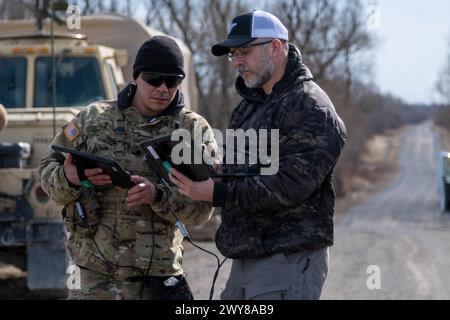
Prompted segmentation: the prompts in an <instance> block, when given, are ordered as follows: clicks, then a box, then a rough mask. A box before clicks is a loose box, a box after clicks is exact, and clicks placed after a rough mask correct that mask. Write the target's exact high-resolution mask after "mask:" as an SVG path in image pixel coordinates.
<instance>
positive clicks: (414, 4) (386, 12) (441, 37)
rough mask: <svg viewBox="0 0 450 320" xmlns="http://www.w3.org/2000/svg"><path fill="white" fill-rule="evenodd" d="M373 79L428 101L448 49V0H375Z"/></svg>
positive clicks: (406, 97)
mask: <svg viewBox="0 0 450 320" xmlns="http://www.w3.org/2000/svg"><path fill="white" fill-rule="evenodd" d="M369 1H370V0H369ZM373 2H375V3H378V10H379V11H378V12H379V26H378V27H379V28H378V29H375V30H376V32H377V33H378V35H379V38H380V43H379V46H378V49H377V51H376V53H377V54H376V57H377V61H376V65H375V68H374V71H375V82H376V83H377V84H378V85H379V87H380V88H381V90H382V91H383V92H390V93H392V94H394V95H396V96H398V97H400V98H402V99H403V100H405V101H407V102H411V103H430V102H432V101H433V97H434V96H435V92H434V86H435V83H436V81H437V79H438V75H439V72H440V70H441V69H442V68H443V66H444V65H445V60H446V57H447V53H448V52H449V50H450V0H429V1H426V0H378V1H372V3H373Z"/></svg>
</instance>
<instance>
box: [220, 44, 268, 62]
mask: <svg viewBox="0 0 450 320" xmlns="http://www.w3.org/2000/svg"><path fill="white" fill-rule="evenodd" d="M271 42H272V40H268V41H264V42H258V43H251V44H247V45H245V46H242V47H238V48H236V49H235V50H234V51H233V52H230V53H228V54H227V58H228V61H230V62H234V61H235V60H236V59H240V58H244V57H245V56H247V55H248V54H249V53H250V48H251V47H256V46H261V45H263V44H268V43H271Z"/></svg>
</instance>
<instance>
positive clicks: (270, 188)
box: [213, 45, 346, 258]
mask: <svg viewBox="0 0 450 320" xmlns="http://www.w3.org/2000/svg"><path fill="white" fill-rule="evenodd" d="M236 88H237V91H238V93H239V94H240V95H241V96H242V98H243V100H242V101H241V102H240V103H239V105H238V106H237V107H236V108H235V109H234V110H233V113H232V115H231V120H230V128H231V129H237V128H242V129H244V130H247V129H249V128H253V129H256V130H258V129H269V130H270V129H278V130H279V170H278V172H277V173H276V174H274V175H265V176H256V177H247V178H245V179H228V180H226V181H224V183H215V187H214V200H213V204H214V206H222V207H223V210H222V224H221V226H220V227H219V230H218V232H217V234H216V243H217V247H218V248H219V250H220V252H221V253H222V254H223V255H224V256H227V257H231V258H257V257H261V256H264V255H269V254H273V253H277V252H284V253H287V252H294V251H301V250H307V249H315V248H323V247H326V246H330V245H332V244H333V213H334V198H335V194H334V190H333V186H332V183H331V180H332V172H333V168H334V166H335V164H336V161H337V160H338V157H339V155H340V153H341V149H342V148H343V145H344V142H345V139H346V129H345V126H344V123H343V122H342V120H341V119H340V118H339V116H338V115H337V114H336V111H335V109H334V107H333V104H332V103H331V101H330V99H329V98H328V96H327V95H326V94H325V92H324V91H322V89H320V87H319V86H318V85H317V84H316V83H314V82H313V81H312V75H311V73H310V71H309V70H308V68H307V67H306V66H305V65H304V64H303V63H302V59H301V54H300V52H299V50H298V49H297V48H296V47H295V46H293V45H290V48H289V54H288V64H287V66H286V71H285V74H284V76H283V78H282V79H281V80H280V81H279V82H278V83H277V84H276V85H275V86H274V88H273V91H272V93H271V94H270V95H269V96H266V95H265V94H264V91H263V90H262V89H250V88H248V87H246V86H245V83H244V81H243V79H242V78H241V77H238V78H237V80H236ZM268 144H269V147H268V149H269V150H270V149H271V148H270V140H269V141H268ZM227 152H228V150H227ZM269 154H270V153H269ZM225 168H226V170H227V171H228V172H236V171H239V170H240V169H241V166H238V165H226V166H225Z"/></svg>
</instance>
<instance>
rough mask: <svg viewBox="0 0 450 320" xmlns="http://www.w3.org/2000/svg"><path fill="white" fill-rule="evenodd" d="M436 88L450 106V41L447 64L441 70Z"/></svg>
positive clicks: (444, 101)
mask: <svg viewBox="0 0 450 320" xmlns="http://www.w3.org/2000/svg"><path fill="white" fill-rule="evenodd" d="M436 90H437V93H438V95H439V97H440V98H441V100H442V102H443V103H445V104H447V105H449V106H450V42H449V52H448V54H447V61H446V65H445V67H444V68H443V69H442V71H441V74H440V76H439V79H438V82H437V84H436Z"/></svg>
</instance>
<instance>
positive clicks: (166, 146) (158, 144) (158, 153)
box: [139, 134, 217, 186]
mask: <svg viewBox="0 0 450 320" xmlns="http://www.w3.org/2000/svg"><path fill="white" fill-rule="evenodd" d="M178 143H183V142H178V141H172V140H171V135H170V134H168V135H164V136H161V137H158V138H155V139H151V140H147V141H144V142H142V143H140V144H139V145H140V147H141V148H142V149H143V150H144V152H145V154H146V157H147V160H148V162H149V164H150V166H151V168H152V169H153V170H154V171H155V172H156V173H157V175H158V176H159V177H160V178H161V180H163V181H164V182H165V183H167V184H169V185H171V186H174V184H173V183H172V182H170V180H169V175H168V172H169V170H170V167H174V168H175V169H177V170H178V171H180V172H181V173H182V174H184V175H185V176H187V177H188V178H189V179H191V180H193V181H204V180H207V179H208V178H209V177H216V176H217V175H216V173H215V171H214V168H213V167H212V166H211V165H209V164H206V163H200V164H194V161H193V160H194V151H197V152H201V151H202V150H198V149H197V150H196V148H199V147H198V146H196V145H194V142H193V141H192V140H191V145H190V146H186V148H185V150H188V151H189V152H190V155H189V158H190V160H191V161H190V163H181V164H175V163H174V162H173V161H172V159H171V153H172V148H173V147H174V146H175V145H177V144H178Z"/></svg>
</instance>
